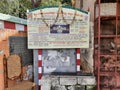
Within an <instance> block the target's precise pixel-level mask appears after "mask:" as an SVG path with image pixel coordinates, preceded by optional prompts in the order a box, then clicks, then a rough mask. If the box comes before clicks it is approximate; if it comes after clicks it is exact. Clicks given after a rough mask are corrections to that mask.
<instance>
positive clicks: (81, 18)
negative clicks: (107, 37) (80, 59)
mask: <svg viewBox="0 0 120 90" xmlns="http://www.w3.org/2000/svg"><path fill="white" fill-rule="evenodd" d="M27 17H28V18H27V21H28V48H29V49H39V48H42V49H51V48H52V49H53V48H56V49H57V48H88V47H89V12H86V11H83V10H81V9H73V8H70V7H69V8H68V7H46V8H41V9H37V10H31V11H29V12H28V13H27Z"/></svg>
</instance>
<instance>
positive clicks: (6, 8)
mask: <svg viewBox="0 0 120 90" xmlns="http://www.w3.org/2000/svg"><path fill="white" fill-rule="evenodd" d="M70 2H71V0H0V13H4V14H9V15H13V16H16V17H20V18H26V11H27V9H31V8H36V7H41V6H59V5H70Z"/></svg>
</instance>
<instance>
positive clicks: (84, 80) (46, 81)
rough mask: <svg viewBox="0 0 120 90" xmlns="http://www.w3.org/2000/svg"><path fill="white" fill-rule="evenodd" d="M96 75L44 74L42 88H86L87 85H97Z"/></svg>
mask: <svg viewBox="0 0 120 90" xmlns="http://www.w3.org/2000/svg"><path fill="white" fill-rule="evenodd" d="M95 84H96V82H95V77H94V76H54V75H44V76H43V77H42V80H41V90H85V88H84V86H85V85H95Z"/></svg>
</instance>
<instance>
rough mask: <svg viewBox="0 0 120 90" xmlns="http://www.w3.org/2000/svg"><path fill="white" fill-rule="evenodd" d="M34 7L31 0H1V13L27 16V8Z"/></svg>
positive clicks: (21, 16)
mask: <svg viewBox="0 0 120 90" xmlns="http://www.w3.org/2000/svg"><path fill="white" fill-rule="evenodd" d="M30 8H32V5H31V1H30V0H1V1H0V13H4V14H9V15H13V16H16V17H20V18H26V11H27V9H30Z"/></svg>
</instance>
